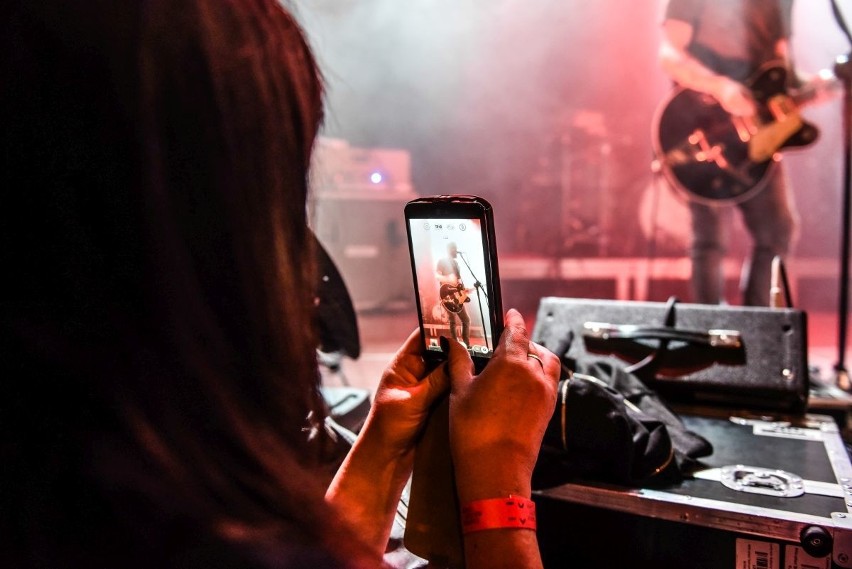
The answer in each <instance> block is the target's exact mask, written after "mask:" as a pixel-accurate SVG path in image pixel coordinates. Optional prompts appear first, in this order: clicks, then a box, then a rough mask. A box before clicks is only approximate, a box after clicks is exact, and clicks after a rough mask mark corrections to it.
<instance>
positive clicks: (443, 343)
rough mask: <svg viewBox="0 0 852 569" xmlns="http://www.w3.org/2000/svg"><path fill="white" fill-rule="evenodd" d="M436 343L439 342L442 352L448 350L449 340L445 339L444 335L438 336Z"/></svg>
mask: <svg viewBox="0 0 852 569" xmlns="http://www.w3.org/2000/svg"><path fill="white" fill-rule="evenodd" d="M438 343H439V344H441V349H442V350H443V351H444V352H449V351H450V341H449V340H448V339H447V337H446V336H441V337H440V338H438Z"/></svg>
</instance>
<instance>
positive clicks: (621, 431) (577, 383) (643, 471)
mask: <svg viewBox="0 0 852 569" xmlns="http://www.w3.org/2000/svg"><path fill="white" fill-rule="evenodd" d="M566 340H567V343H570V340H571V337H570V335H568V336H567V337H566ZM561 348H562V349H559V350H557V353H558V355H560V356H561V357H562V358H563V369H564V370H565V373H564V377H563V379H562V380H561V381H560V382H559V391H558V401H557V407H556V412H555V413H554V414H553V418H552V419H551V421H550V424H549V425H548V428H547V431H546V433H545V437H544V442H543V444H542V448H541V451H540V453H539V459H538V462H537V464H536V468H535V471H534V473H533V487H534V488H536V489H540V488H546V487H552V486H555V485H558V484H562V483H565V482H568V481H571V480H587V481H600V482H611V483H616V484H622V485H627V486H648V485H664V484H669V483H673V482H676V481H678V480H680V479H681V478H682V474H681V473H682V471H683V469H685V468H687V467H688V466H690V465H691V464H692V463H693V462H694V461H695V460H696V459H698V458H700V457H702V456H708V455H710V454H712V452H713V448H712V446H711V445H710V443H709V442H708V441H707V440H706V439H704V438H703V437H701V436H699V435H696V434H695V433H693V432H691V431H689V430H688V429H687V428H686V427H685V426H684V424H683V422H682V421H681V420H680V418H678V416H677V415H676V414H675V413H674V412H672V411H671V410H670V409H669V408H668V407H667V406H666V404H665V403H664V402H663V401H662V400H661V399H660V398H659V397H658V396H657V394H656V393H654V392H653V391H652V390H650V389H648V387H647V386H646V385H645V384H644V383H643V382H642V380H640V379H639V378H638V377H637V376H636V375H635V374H633V373H630V372H629V371H627V370H626V369H625V367H624V366H620V365H618V364H617V363H613V362H611V361H607V360H604V359H592V358H589V359H588V360H584V361H574V362H572V361H566V358H565V357H564V356H565V354H566V353H567V351H568V348H567V346H565V345H563V346H561Z"/></svg>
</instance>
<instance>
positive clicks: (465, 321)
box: [447, 306, 470, 346]
mask: <svg viewBox="0 0 852 569" xmlns="http://www.w3.org/2000/svg"><path fill="white" fill-rule="evenodd" d="M447 314H448V315H449V321H450V335H451V336H452V337H453V340H458V332H456V326H457V324H458V320H461V325H462V342H464V343H465V345H466V346H470V315H468V313H467V308H465V307H464V306H462V308H461V311H459V313H458V314H456V313H455V312H449V311H448V312H447ZM456 317H458V318H456Z"/></svg>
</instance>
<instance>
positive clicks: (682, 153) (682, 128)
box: [653, 62, 837, 203]
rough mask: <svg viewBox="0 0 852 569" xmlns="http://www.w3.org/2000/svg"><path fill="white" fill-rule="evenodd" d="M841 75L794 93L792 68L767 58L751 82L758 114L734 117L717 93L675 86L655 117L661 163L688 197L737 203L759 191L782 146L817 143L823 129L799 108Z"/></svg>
mask: <svg viewBox="0 0 852 569" xmlns="http://www.w3.org/2000/svg"><path fill="white" fill-rule="evenodd" d="M836 83H837V81H836V80H833V79H832V80H826V79H825V78H822V79H821V80H820V81H819V82H814V83H812V84H810V85H806V86H805V87H803V88H801V89H799V90H797V91H796V92H788V91H787V90H786V84H787V70H786V68H784V67H783V66H782V65H779V64H778V63H774V62H773V63H769V64H767V65H764V66H763V67H761V68H760V70H758V72H757V73H755V74H754V76H753V77H752V78H751V79H750V80H748V81H746V83H745V85H746V87H748V88H749V89H750V90H751V94H752V96H753V97H754V100H755V104H756V106H757V113H756V115H755V116H754V117H750V118H743V117H735V116H733V115H731V114H729V113H728V112H727V111H725V110H724V109H723V108H722V106H721V105H720V104H719V102H718V101H717V100H716V99H715V98H713V97H712V96H711V95H707V94H704V93H699V92H698V91H693V90H691V89H686V88H683V87H679V88H676V89H675V90H674V91H673V92H672V94H671V95H670V96H669V97H668V98H667V99H666V100H665V101H663V103H662V104H661V105H660V108H659V109H658V110H657V113H656V116H655V119H654V125H655V126H654V129H653V145H654V152H655V154H656V158H657V160H656V162H655V166H656V167H659V169H660V170H662V172H663V174H664V175H665V177H666V178H667V179H668V181H669V182H670V183H671V184H672V186H674V187H675V189H677V190H680V191H681V192H682V193H683V194H685V196H686V197H687V198H688V199H691V200H694V201H699V202H705V203H724V202H728V203H738V202H742V201H745V200H747V199H749V198H751V197H753V196H754V195H755V194H757V193H758V192H760V191H761V190H762V189H763V188H764V187H765V186H766V183H767V181H768V174H769V171H770V170H771V169H772V168H773V167H774V165H775V163H776V162H777V160H778V159H779V158H780V155H779V154H778V153H779V151H780V150H782V149H788V148H792V147H803V146H807V145H809V144H811V143H813V142H814V141H815V140H816V139H817V136H818V135H819V131H818V130H817V128H816V126H814V125H813V124H811V123H809V122H807V121H805V120H804V119H802V117H801V115H800V114H799V110H800V108H801V107H802V106H803V105H804V104H805V103H807V102H810V101H811V100H813V99H814V98H816V97H817V96H818V95H820V94H822V93H823V92H824V91H825V90H826V88H827V87H829V86H833V85H834V84H836Z"/></svg>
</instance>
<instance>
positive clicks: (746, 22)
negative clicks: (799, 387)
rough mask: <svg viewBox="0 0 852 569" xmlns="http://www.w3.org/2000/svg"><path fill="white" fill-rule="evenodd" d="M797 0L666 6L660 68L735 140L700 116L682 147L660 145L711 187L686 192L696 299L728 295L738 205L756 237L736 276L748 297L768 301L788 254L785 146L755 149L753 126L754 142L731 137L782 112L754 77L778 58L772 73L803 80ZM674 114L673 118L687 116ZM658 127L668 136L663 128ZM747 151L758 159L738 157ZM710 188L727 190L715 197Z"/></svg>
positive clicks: (686, 1)
mask: <svg viewBox="0 0 852 569" xmlns="http://www.w3.org/2000/svg"><path fill="white" fill-rule="evenodd" d="M792 4H793V0H669V1H668V3H667V5H666V8H665V15H664V18H663V24H662V26H663V30H662V31H663V34H662V35H663V40H662V43H661V45H660V49H659V61H660V64H661V66H662V69H663V70H664V72H665V73H666V74H667V75H668V76H669V77H670V78H671V79H672V80H673V81H674V82H675V84H676V87H677V88H679V89H682V90H686V91H687V95H690V96H692V97H693V99H694V100H696V101H697V102H698V103H699V105H700V104H703V102H707V108H706V110H705V111H704V112H705V114H707V115H709V114H710V113H711V111H712V107H714V106H715V107H716V108H719V107H720V110H719V112H720V113H723V114H725V113H726V114H727V115H729V116H730V117H731V120H730V124H731V126H730V130H731V132H732V135H731V139H730V140H729V141H724V140H723V141H721V142H718V141H714V140H713V139H712V136H713V134H714V127H712V126H703V125H702V126H701V127H689V132H688V133H685V134H684V136H683V138H684V142H683V143H682V145H681V146H680V147H677V148H672V149H668V148H666V149H664V150H667V151H668V152H667V154H666V156H665V157H664V159H663V162H664V166H663V168H664V170H665V169H666V166H667V165H668V168H669V170H668V173H669V174H671V173H673V172H674V173H675V174H679V173H682V172H685V171H687V170H689V169H690V168H694V169H695V171H697V172H698V173H699V175H698V180H697V182H698V183H699V184H700V183H702V182H704V183H706V184H707V192H708V195H703V196H701V195H699V196H698V199H690V200H689V209H690V212H691V218H692V219H691V221H692V225H691V227H692V243H691V246H690V258H691V262H692V277H691V287H692V295H693V299H692V300H693V302H698V303H705V304H718V303H720V302H722V301H723V300H724V298H723V295H724V288H723V284H724V283H723V272H722V262H723V259H724V257H725V254H726V250H727V233H728V230H727V229H726V224H727V223H729V222H730V219H729V217H730V215H732V214H731V211H734V208H736V209H738V210H739V211H740V214H741V215H742V219H743V222H744V223H743V225H744V226H745V227H746V229H747V230H748V232H749V234H750V237H751V239H752V241H753V242H752V250H751V255H750V258H749V259H748V261H747V266H746V267H744V268H743V278H742V279H741V285H740V287H741V293H742V302H743V304H745V305H750V306H768V304H769V291H770V277H771V265H772V259H773V258H774V257H775V256H776V255H779V256H781V257H782V259H783V258H784V256H786V255H787V253H788V252H789V250H790V247H791V244H792V243H793V240H794V237H795V234H796V230H797V224H798V214H797V212H796V208H795V204H794V202H793V200H792V196H791V194H790V188H789V187H788V183H787V181H786V177H785V174H784V169H783V164H782V163H781V161H780V154H779V153H777V152H774V150H772V149H770V150H768V151H765V154H766V156H759V157H754V156H752V154H757V153H759V150H758V149H757V147H756V146H755V144H756V143H757V142H759V141H758V140H757V136H754V138H755V140H754V141H750V144H751V145H748V144H743V150H740V151H739V154H736V153H735V152H737V150H736V149H735V148H734V146H735V144H734V143H735V142H741V141H743V140H748V139H749V137H750V136H752V135H753V134H754V133H755V132H756V128H755V125H756V124H758V123H760V122H761V120H763V119H764V118H765V116H764V113H767V112H768V113H771V112H773V111H775V112H783V110H780V111H779V110H778V109H770V110H769V111H766V109H762V108H761V107H762V104H764V103H765V102H766V101H765V100H761V97H762V96H763V95H759V94H758V91H757V90H756V89H755V88H754V83H753V82H752V80H753V78H755V77H756V76H758V77H759V76H761V73H762V72H765V70H766V69H768V68H772V69H773V71H772V73H773V74H771V75H770V76H769V79H765V80H766V81H770V82H771V80H774V81H779V80H780V81H782V83H783V84H782V87H784V86H787V87H796V86H798V85H799V81H798V80H797V79H798V78H797V76H796V74H795V73H793V70H792V66H791V64H790V58H789V57H788V49H789V40H790V36H791V18H792ZM784 84H786V85H784ZM708 96H709V97H708ZM697 112H702V109H697ZM663 118H666V117H665V116H664V117H663ZM674 122H675V126H677V124H678V123H684V122H686V119H683V120H675V121H674ZM791 124H792V123H791ZM794 135H796V136H800V137H803V138H804V139H803V140H801V141H798V144H799V145H805V144H808V143H809V142H810V140H806V139H807V138H810V139H811V140H812V139H813V138H815V137H816V134H815V132H812V131H808V132H807V133H805V134H802V133H792V134H790V133H788V134H787V136H788V137H790V138H791V139H792V137H793V136H794ZM659 136H660V138H661V139H664V138H665V136H666V133H665V132H661V133H660V134H659ZM734 139H736V140H734ZM782 142H783V141H782ZM779 146H780V143H779ZM690 149H692V150H690ZM726 152H728V154H727V155H726ZM750 158H751V159H753V160H754V164H753V165H741V164H740V163H741V162H747V161H748V160H749V159H750ZM666 163H667V164H666ZM702 168H703V170H702ZM764 174H765V175H764ZM668 177H669V179H670V181H671V180H672V176H668ZM746 190H748V192H747V193H746ZM726 191H727V192H728V193H727V194H726V193H725V192H726ZM710 192H720V193H721V194H722V195H725V196H726V197H728V198H731V199H726V200H720V201H719V202H718V203H716V202H714V200H713V195H709V193H710Z"/></svg>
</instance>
